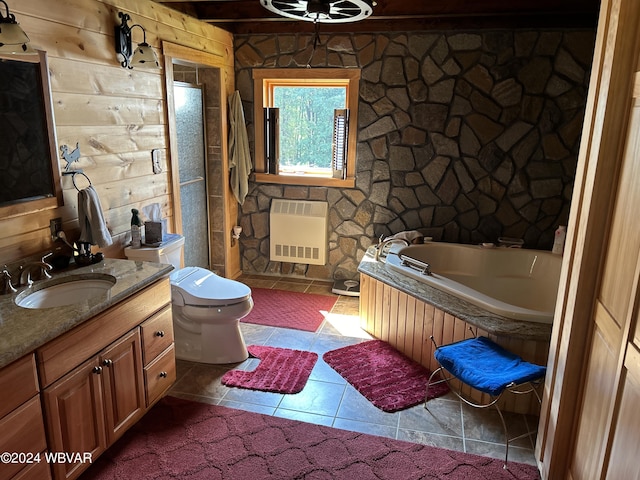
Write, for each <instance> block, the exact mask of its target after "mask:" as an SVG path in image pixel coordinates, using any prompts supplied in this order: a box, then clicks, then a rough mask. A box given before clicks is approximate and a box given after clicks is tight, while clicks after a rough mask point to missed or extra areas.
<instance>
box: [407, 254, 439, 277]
mask: <svg viewBox="0 0 640 480" xmlns="http://www.w3.org/2000/svg"><path fill="white" fill-rule="evenodd" d="M400 259H401V260H402V265H404V266H405V267H409V268H413V269H414V270H418V271H419V272H420V273H421V274H422V275H429V276H431V275H432V273H431V265H429V264H428V263H427V262H421V261H420V260H416V259H415V258H411V257H407V256H405V255H401V256H400Z"/></svg>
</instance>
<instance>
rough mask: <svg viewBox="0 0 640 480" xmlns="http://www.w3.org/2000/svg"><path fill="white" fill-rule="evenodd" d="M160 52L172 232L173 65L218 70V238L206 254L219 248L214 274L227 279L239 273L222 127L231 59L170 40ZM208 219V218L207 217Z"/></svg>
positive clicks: (176, 227) (176, 205)
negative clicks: (220, 190) (219, 264)
mask: <svg viewBox="0 0 640 480" xmlns="http://www.w3.org/2000/svg"><path fill="white" fill-rule="evenodd" d="M162 49H163V55H164V65H163V66H164V68H163V71H164V75H165V88H166V92H167V106H166V107H167V115H168V119H169V121H168V127H169V132H168V134H169V148H170V158H169V159H168V162H169V165H170V167H169V168H170V172H169V175H170V178H171V188H172V195H171V198H172V209H173V231H174V232H177V233H181V232H182V215H181V210H180V198H179V195H177V194H176V193H175V192H178V191H179V184H180V181H179V178H178V169H177V168H174V167H172V166H171V163H172V162H175V161H176V160H175V159H177V158H178V153H177V137H176V131H175V111H174V106H173V102H174V92H173V76H174V75H173V64H174V62H175V63H186V64H190V65H197V66H198V67H203V68H217V69H219V72H220V91H219V94H220V99H221V101H220V122H221V125H222V126H223V128H221V131H220V136H221V138H220V147H221V154H222V168H221V172H220V176H221V178H220V182H221V183H222V187H223V195H222V205H221V209H222V217H223V218H222V224H223V227H222V231H223V235H222V239H221V242H220V245H217V244H216V245H210V249H209V256H210V257H211V254H212V248H213V247H214V246H215V248H222V249H223V256H224V265H223V266H222V267H221V268H220V269H219V270H218V272H217V273H218V274H220V275H222V276H224V277H227V278H237V277H239V276H240V275H241V274H242V270H241V268H240V247H239V242H232V240H231V230H232V227H233V226H234V225H235V224H236V223H237V217H238V203H237V201H236V200H235V198H234V197H233V193H232V192H231V187H230V183H229V153H228V131H227V129H226V128H224V126H225V125H228V123H229V120H228V108H227V98H228V96H229V95H230V94H231V93H232V92H233V90H234V89H235V72H234V69H233V58H231V59H229V58H228V55H229V53H228V52H220V53H210V52H204V51H200V50H195V49H193V48H189V47H184V46H182V45H177V44H174V43H171V42H166V41H163V42H162ZM210 221H211V218H210Z"/></svg>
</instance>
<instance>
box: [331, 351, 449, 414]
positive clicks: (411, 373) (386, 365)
mask: <svg viewBox="0 0 640 480" xmlns="http://www.w3.org/2000/svg"><path fill="white" fill-rule="evenodd" d="M322 358H323V359H324V361H325V362H327V363H328V364H329V365H330V366H331V368H333V369H334V370H335V371H336V372H338V373H339V374H340V375H342V377H343V378H344V379H345V380H346V381H347V382H349V383H350V384H351V385H353V386H354V387H355V389H356V390H358V391H359V392H360V393H361V394H362V395H364V396H365V397H366V398H367V400H369V401H370V402H371V403H373V404H374V405H375V406H376V407H378V408H379V409H380V410H384V411H385V412H397V411H398V410H403V409H405V408H409V407H413V406H414V405H418V404H419V403H421V402H424V395H425V391H426V387H427V381H428V380H429V375H431V372H430V371H429V370H428V369H426V368H424V367H423V366H422V365H420V364H419V363H417V362H414V361H413V360H411V359H410V358H407V357H405V356H404V355H402V354H401V353H400V352H398V351H397V350H396V349H395V348H393V347H392V346H391V345H389V344H388V343H386V342H383V341H382V340H370V341H368V342H362V343H358V344H356V345H349V346H348V347H342V348H338V349H337V350H331V351H329V352H326V353H325V354H324V355H323V356H322ZM448 391H449V389H448V387H447V386H446V385H445V384H441V385H435V386H433V387H432V388H430V389H429V398H435V397H439V396H441V395H444V394H445V393H447V392H448Z"/></svg>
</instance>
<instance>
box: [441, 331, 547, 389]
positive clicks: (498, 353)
mask: <svg viewBox="0 0 640 480" xmlns="http://www.w3.org/2000/svg"><path fill="white" fill-rule="evenodd" d="M434 356H435V357H436V360H438V362H439V363H440V365H442V366H443V367H444V368H445V369H446V370H447V371H448V372H449V373H451V374H452V375H454V376H455V377H456V378H458V379H459V380H461V381H462V382H464V383H466V384H467V385H470V386H472V387H473V388H475V389H477V390H480V391H481V392H485V393H488V394H490V395H493V396H497V395H499V394H500V393H502V391H503V390H504V389H505V388H506V387H507V386H508V385H509V384H512V383H514V384H516V385H518V384H521V383H525V382H529V381H531V380H537V379H539V378H542V377H543V376H544V374H545V372H546V370H547V369H546V367H541V366H540V365H535V364H533V363H528V362H525V361H524V360H522V358H520V357H519V356H517V355H515V354H513V353H511V352H509V351H507V350H505V349H504V348H502V347H501V346H500V345H497V344H496V343H494V342H492V341H491V340H489V339H488V338H486V337H477V338H470V339H468V340H462V341H460V342H456V343H452V344H450V345H443V346H441V347H438V348H437V349H436V351H435V353H434Z"/></svg>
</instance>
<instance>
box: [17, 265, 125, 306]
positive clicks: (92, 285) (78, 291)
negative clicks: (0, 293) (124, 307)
mask: <svg viewBox="0 0 640 480" xmlns="http://www.w3.org/2000/svg"><path fill="white" fill-rule="evenodd" d="M115 283H116V277H114V276H113V275H108V274H105V273H90V274H82V275H70V276H68V277H61V278H53V279H51V280H46V281H44V282H38V283H35V284H34V285H33V286H32V287H30V288H27V289H26V290H24V291H23V292H21V293H20V294H18V296H17V297H16V300H15V302H16V305H18V306H19V307H24V308H50V307H62V306H65V305H73V304H75V303H81V302H84V301H85V300H90V299H92V298H95V297H99V296H102V295H107V298H108V296H109V295H110V293H111V292H110V290H111V287H113V286H114V285H115Z"/></svg>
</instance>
